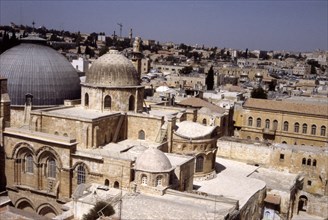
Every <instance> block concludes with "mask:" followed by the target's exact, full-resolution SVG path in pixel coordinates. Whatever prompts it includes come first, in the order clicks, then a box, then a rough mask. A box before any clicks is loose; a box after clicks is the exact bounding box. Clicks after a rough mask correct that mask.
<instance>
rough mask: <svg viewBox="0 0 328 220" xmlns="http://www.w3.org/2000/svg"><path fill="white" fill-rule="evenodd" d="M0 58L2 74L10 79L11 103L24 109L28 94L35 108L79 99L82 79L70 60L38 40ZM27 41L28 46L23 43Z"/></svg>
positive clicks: (17, 47) (31, 38)
mask: <svg viewBox="0 0 328 220" xmlns="http://www.w3.org/2000/svg"><path fill="white" fill-rule="evenodd" d="M22 42H23V43H21V44H20V45H18V46H15V47H13V48H11V49H9V50H7V51H6V52H4V53H3V54H1V56H0V75H1V76H2V77H5V78H7V79H8V93H9V96H10V100H11V104H12V105H18V106H23V105H24V104H25V95H26V94H32V95H33V102H32V103H33V105H35V106H52V105H62V104H64V100H65V99H78V98H80V94H81V87H80V79H79V76H78V74H77V72H76V70H75V69H74V68H73V66H72V65H71V64H70V63H69V62H68V60H67V59H66V58H65V57H64V56H63V55H61V54H60V53H58V52H57V51H56V50H54V49H52V48H51V47H48V46H46V45H42V44H45V41H44V40H43V39H41V38H37V37H33V36H31V37H28V38H24V39H23V41H22ZM24 42H26V43H24ZM27 42H28V43H27Z"/></svg>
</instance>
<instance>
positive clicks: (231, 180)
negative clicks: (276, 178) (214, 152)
mask: <svg viewBox="0 0 328 220" xmlns="http://www.w3.org/2000/svg"><path fill="white" fill-rule="evenodd" d="M216 166H217V169H218V171H219V172H218V173H217V175H216V177H215V178H213V179H211V180H207V181H194V185H198V186H200V188H198V191H200V192H205V193H208V194H212V195H222V196H224V197H226V198H230V199H235V200H238V201H239V205H240V207H243V206H244V205H245V204H246V203H247V201H248V200H249V199H250V198H251V197H252V196H253V195H254V194H255V193H257V192H258V191H259V190H261V189H263V188H265V186H266V183H265V182H264V181H262V180H258V179H254V178H250V177H248V176H249V175H250V174H251V173H253V172H254V171H255V170H257V169H258V167H256V166H251V165H248V164H246V163H242V162H238V161H233V160H227V159H223V158H218V157H217V158H216Z"/></svg>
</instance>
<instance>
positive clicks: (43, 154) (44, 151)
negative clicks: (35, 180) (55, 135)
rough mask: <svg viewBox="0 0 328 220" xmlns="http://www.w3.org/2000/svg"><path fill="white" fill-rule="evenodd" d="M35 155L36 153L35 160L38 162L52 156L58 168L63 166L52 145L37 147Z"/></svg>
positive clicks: (43, 161)
mask: <svg viewBox="0 0 328 220" xmlns="http://www.w3.org/2000/svg"><path fill="white" fill-rule="evenodd" d="M36 155H37V162H38V163H45V162H46V160H47V159H48V158H49V157H51V156H52V157H53V158H54V159H55V160H56V162H57V164H58V165H57V167H58V168H62V167H63V163H62V161H61V159H60V156H59V154H58V153H57V152H56V151H55V150H54V149H53V148H52V147H49V146H43V147H41V148H40V149H38V150H37V151H36Z"/></svg>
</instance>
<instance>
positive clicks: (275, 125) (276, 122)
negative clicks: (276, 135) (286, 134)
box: [273, 120, 278, 130]
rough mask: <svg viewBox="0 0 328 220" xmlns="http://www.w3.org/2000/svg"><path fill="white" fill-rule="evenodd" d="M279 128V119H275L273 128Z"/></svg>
mask: <svg viewBox="0 0 328 220" xmlns="http://www.w3.org/2000/svg"><path fill="white" fill-rule="evenodd" d="M277 128H278V121H277V120H274V121H273V130H277Z"/></svg>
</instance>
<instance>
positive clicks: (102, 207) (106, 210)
mask: <svg viewBox="0 0 328 220" xmlns="http://www.w3.org/2000/svg"><path fill="white" fill-rule="evenodd" d="M99 211H101V213H102V214H103V215H104V216H111V215H114V214H115V210H114V208H113V207H112V206H111V205H110V204H108V203H107V202H104V201H99V202H97V203H96V205H95V206H94V207H93V208H92V209H90V211H89V212H88V213H87V214H84V215H83V217H82V220H96V219H98V218H99V215H98V212H99Z"/></svg>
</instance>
